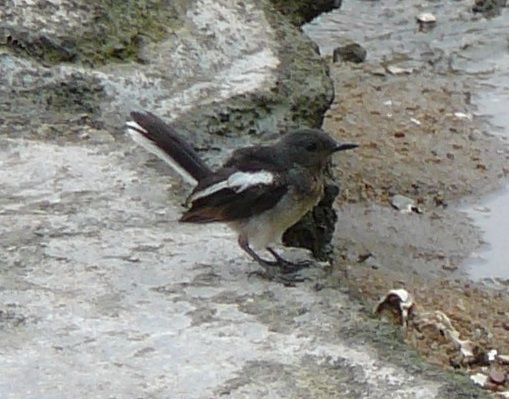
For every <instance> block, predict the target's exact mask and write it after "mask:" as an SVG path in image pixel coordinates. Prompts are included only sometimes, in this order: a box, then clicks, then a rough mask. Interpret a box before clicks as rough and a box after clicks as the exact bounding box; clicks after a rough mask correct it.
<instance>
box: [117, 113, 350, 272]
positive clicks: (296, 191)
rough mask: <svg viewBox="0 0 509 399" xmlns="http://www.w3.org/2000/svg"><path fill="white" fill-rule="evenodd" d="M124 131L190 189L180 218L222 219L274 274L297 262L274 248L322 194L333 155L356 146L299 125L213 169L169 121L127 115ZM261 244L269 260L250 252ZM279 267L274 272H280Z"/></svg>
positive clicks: (193, 220)
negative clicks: (271, 142)
mask: <svg viewBox="0 0 509 399" xmlns="http://www.w3.org/2000/svg"><path fill="white" fill-rule="evenodd" d="M131 118H132V120H131V121H128V122H127V123H126V126H127V131H128V133H129V134H130V135H131V136H132V138H133V139H134V141H136V142H137V143H138V144H140V145H141V146H142V147H144V148H145V149H147V150H148V151H150V152H152V153H153V154H155V155H157V156H158V157H160V158H162V159H163V160H164V161H166V162H167V163H168V164H169V165H170V166H171V167H172V168H173V169H174V170H175V171H176V172H178V173H179V174H180V175H181V176H182V178H183V179H184V180H185V181H187V182H189V183H190V184H192V185H195V187H194V190H193V191H192V192H191V195H190V196H189V198H188V201H187V203H188V204H189V205H190V207H189V209H188V210H187V211H186V212H184V213H183V215H182V217H181V218H180V220H179V221H180V222H184V223H197V224H202V223H212V222H223V223H227V224H228V225H229V226H230V227H231V228H232V229H233V230H235V231H236V232H237V233H238V243H239V245H240V247H241V248H242V249H243V250H244V251H245V252H246V253H247V254H249V255H250V256H251V257H252V258H253V259H254V260H255V261H256V262H258V263H259V264H260V265H261V266H263V267H264V268H265V270H266V271H267V274H268V275H269V276H271V277H275V276H276V275H277V274H278V272H281V271H283V272H284V271H291V270H294V268H292V266H294V265H295V264H293V263H291V262H289V261H287V260H285V259H284V258H282V257H281V256H280V255H279V254H278V253H277V252H276V251H275V250H274V248H273V245H274V244H279V243H281V237H282V235H283V233H284V232H285V231H286V230H287V229H288V228H289V227H291V226H292V225H294V224H295V223H297V222H298V221H299V220H300V219H301V218H302V216H304V215H305V214H306V213H307V212H308V211H310V210H311V209H312V208H313V207H314V206H315V205H316V204H317V203H318V202H319V201H320V199H321V197H322V195H323V189H324V180H325V175H324V173H325V170H326V167H327V164H328V163H329V161H330V158H331V156H332V154H334V153H336V152H339V151H343V150H348V149H352V148H356V147H357V144H338V143H337V142H336V141H335V140H333V139H332V138H331V137H330V136H329V135H328V134H327V133H325V132H323V131H321V130H318V129H301V130H297V131H295V132H292V133H288V134H286V135H284V136H283V137H282V138H281V139H280V140H279V141H277V142H275V143H274V144H272V145H267V146H262V145H256V146H251V147H245V148H240V149H237V150H235V151H234V152H233V153H232V155H231V156H230V158H229V159H228V160H227V161H226V162H225V163H224V164H223V166H222V167H221V168H220V169H218V170H215V171H213V170H212V169H211V168H210V167H209V166H207V164H205V162H204V161H203V160H202V159H201V158H200V156H199V155H198V154H197V153H196V151H195V150H194V149H193V147H192V146H191V145H190V144H189V143H187V142H186V140H185V139H184V138H183V137H182V136H181V135H179V134H178V133H177V132H176V131H175V130H174V129H173V128H172V127H171V126H169V125H167V124H166V123H164V122H163V121H162V120H161V119H159V118H158V117H156V116H155V115H153V114H151V113H148V112H146V113H140V112H132V113H131ZM259 249H266V250H267V251H268V252H269V253H270V254H272V256H273V257H274V259H273V260H267V259H264V258H262V257H261V256H259V255H258V254H257V252H255V250H259ZM278 267H279V270H278Z"/></svg>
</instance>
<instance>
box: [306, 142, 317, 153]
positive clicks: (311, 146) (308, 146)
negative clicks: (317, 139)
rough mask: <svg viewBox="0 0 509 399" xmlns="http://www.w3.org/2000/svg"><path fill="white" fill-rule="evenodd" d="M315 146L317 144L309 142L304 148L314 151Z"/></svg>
mask: <svg viewBox="0 0 509 399" xmlns="http://www.w3.org/2000/svg"><path fill="white" fill-rule="evenodd" d="M317 148H318V146H317V144H316V143H310V144H308V145H307V146H306V150H308V151H316V149H317Z"/></svg>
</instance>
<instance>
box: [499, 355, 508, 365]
mask: <svg viewBox="0 0 509 399" xmlns="http://www.w3.org/2000/svg"><path fill="white" fill-rule="evenodd" d="M497 359H498V360H499V361H500V363H502V364H509V355H498V356H497Z"/></svg>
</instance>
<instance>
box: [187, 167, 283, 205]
mask: <svg viewBox="0 0 509 399" xmlns="http://www.w3.org/2000/svg"><path fill="white" fill-rule="evenodd" d="M273 182H274V174H272V173H271V172H267V171H260V172H235V173H232V174H231V175H230V176H228V179H226V180H222V181H220V182H218V183H216V184H213V185H212V186H210V187H207V188H205V189H203V190H201V191H198V192H197V193H194V194H193V195H192V196H191V197H190V198H189V201H191V202H192V201H196V200H197V199H200V198H204V197H208V196H209V195H212V194H214V193H217V192H218V191H221V190H223V189H225V188H229V189H232V190H233V191H235V192H236V193H240V192H242V191H244V190H247V189H248V188H250V187H254V186H258V185H260V184H263V185H268V184H272V183H273Z"/></svg>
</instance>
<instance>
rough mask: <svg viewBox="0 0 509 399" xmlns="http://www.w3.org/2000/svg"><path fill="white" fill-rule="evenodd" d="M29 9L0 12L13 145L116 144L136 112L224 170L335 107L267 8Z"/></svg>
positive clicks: (1, 77)
mask: <svg viewBox="0 0 509 399" xmlns="http://www.w3.org/2000/svg"><path fill="white" fill-rule="evenodd" d="M25 3H26V4H25V5H24V6H23V7H16V3H15V2H13V1H8V2H7V3H6V4H5V6H3V7H2V8H0V113H1V114H2V118H3V121H4V122H5V123H3V124H2V125H1V126H0V134H4V135H6V136H9V137H25V138H39V139H51V138H58V139H60V140H81V139H86V138H87V135H86V134H85V135H84V136H80V134H81V133H77V129H78V130H79V129H80V128H83V129H84V130H86V131H89V130H90V129H94V130H100V131H101V130H106V131H108V132H109V133H110V134H111V135H112V136H113V137H115V138H117V139H118V138H120V137H123V135H124V133H123V124H124V122H125V120H126V118H127V115H128V113H129V111H131V110H140V109H145V110H149V111H151V112H154V113H156V114H158V115H159V116H161V117H163V118H164V119H166V120H167V121H171V122H172V123H173V124H174V125H175V126H176V127H177V128H178V129H179V130H181V131H182V132H183V133H184V134H187V135H188V137H189V140H190V141H192V142H193V143H194V144H195V146H196V147H197V148H199V149H200V150H202V151H203V153H204V155H205V156H206V157H207V158H209V160H210V162H211V163H212V164H217V163H218V162H219V160H220V159H222V158H223V157H224V156H225V155H226V153H227V152H228V151H229V150H231V149H232V148H235V147H238V146H241V145H247V144H251V143H256V142H259V141H264V140H265V139H266V137H265V136H267V135H270V134H272V135H273V134H274V133H283V132H285V131H287V130H291V129H294V128H297V127H303V126H309V127H319V126H320V125H321V123H322V119H323V114H324V113H325V111H326V110H327V108H328V107H329V105H330V102H331V100H332V97H333V88H332V83H331V81H330V78H329V75H328V69H327V67H326V65H325V64H324V62H323V61H322V59H321V58H320V56H319V54H318V53H317V51H316V46H315V45H314V44H313V43H312V42H311V41H310V40H309V39H308V38H307V37H305V36H304V35H302V34H301V32H300V31H299V29H298V28H296V27H295V26H293V25H292V24H291V23H289V22H288V20H287V19H286V18H285V17H283V16H282V15H281V14H279V13H278V12H274V8H273V6H272V5H271V4H270V3H269V2H268V1H264V2H261V3H258V2H254V1H248V2H235V3H231V2H229V1H226V0H222V1H212V0H193V1H183V0H182V1H176V2H171V4H170V5H167V4H166V2H164V1H162V0H150V1H141V0H138V1H134V2H128V3H123V2H119V3H118V2H117V3H105V2H99V3H97V2H92V3H90V2H84V1H80V0H63V1H61V2H60V3H59V5H58V7H57V6H55V5H54V4H53V3H51V2H44V3H40V2H37V1H28V0H27V1H26V2H25ZM304 3H305V2H301V4H304ZM326 3H327V2H323V4H322V6H325V4H326ZM328 3H331V2H328ZM308 4H311V3H309V2H308ZM329 5H330V4H329ZM311 8H313V7H311ZM317 10H318V9H317ZM317 12H318V11H317ZM41 126H44V129H41V128H40V127H41ZM309 218H311V216H308V220H312V219H309ZM323 224H324V225H326V226H327V228H328V229H331V228H332V223H331V222H330V220H325V221H323ZM309 226H312V223H311V224H309ZM310 228H311V227H310ZM299 234H300V233H297V235H299ZM316 235H317V236H319V234H316ZM328 235H330V234H328ZM297 241H298V240H297V239H294V240H293V242H294V243H297ZM301 244H303V243H301ZM325 244H326V243H321V244H320V243H313V244H312V246H313V247H317V248H319V247H323V246H324V245H325Z"/></svg>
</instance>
